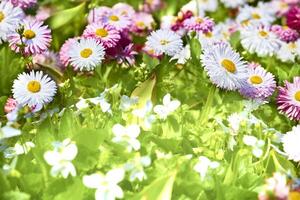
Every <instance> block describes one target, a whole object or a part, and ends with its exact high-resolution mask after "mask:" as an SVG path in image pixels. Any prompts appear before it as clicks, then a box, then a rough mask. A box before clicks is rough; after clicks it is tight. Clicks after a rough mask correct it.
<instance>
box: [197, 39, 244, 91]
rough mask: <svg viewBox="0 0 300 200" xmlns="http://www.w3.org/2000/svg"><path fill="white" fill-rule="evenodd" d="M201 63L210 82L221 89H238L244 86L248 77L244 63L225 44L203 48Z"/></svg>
mask: <svg viewBox="0 0 300 200" xmlns="http://www.w3.org/2000/svg"><path fill="white" fill-rule="evenodd" d="M201 62H202V65H203V66H204V69H205V71H207V73H208V75H209V77H210V80H211V81H212V82H213V83H214V84H216V85H217V86H218V87H220V88H223V89H227V90H236V89H239V88H241V87H242V85H243V84H245V81H246V79H247V77H248V67H247V65H246V63H245V62H244V61H243V59H242V58H241V56H240V55H239V54H238V53H237V52H235V51H234V50H233V49H232V48H231V47H230V46H229V45H228V44H226V43H219V44H216V45H213V46H211V47H210V48H205V49H204V52H203V54H202V55H201Z"/></svg>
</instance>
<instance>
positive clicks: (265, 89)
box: [240, 64, 276, 100]
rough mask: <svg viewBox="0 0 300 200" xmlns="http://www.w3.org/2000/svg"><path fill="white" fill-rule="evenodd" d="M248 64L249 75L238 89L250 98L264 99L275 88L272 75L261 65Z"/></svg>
mask: <svg viewBox="0 0 300 200" xmlns="http://www.w3.org/2000/svg"><path fill="white" fill-rule="evenodd" d="M251 66H253V64H251V65H250V66H249V68H250V69H249V77H248V79H247V82H246V84H245V85H243V86H242V87H241V89H240V93H241V94H242V95H243V96H245V97H247V98H251V99H261V100H265V99H266V98H268V97H269V96H271V95H272V94H273V92H274V91H275V88H276V82H275V80H274V75H273V74H271V73H270V72H267V71H266V70H265V69H264V68H262V67H261V66H255V67H251Z"/></svg>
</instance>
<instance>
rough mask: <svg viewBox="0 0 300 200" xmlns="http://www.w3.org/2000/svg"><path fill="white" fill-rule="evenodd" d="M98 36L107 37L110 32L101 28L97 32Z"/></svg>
mask: <svg viewBox="0 0 300 200" xmlns="http://www.w3.org/2000/svg"><path fill="white" fill-rule="evenodd" d="M96 35H97V36H99V37H106V36H107V35H108V32H107V30H105V29H103V28H99V29H97V30H96Z"/></svg>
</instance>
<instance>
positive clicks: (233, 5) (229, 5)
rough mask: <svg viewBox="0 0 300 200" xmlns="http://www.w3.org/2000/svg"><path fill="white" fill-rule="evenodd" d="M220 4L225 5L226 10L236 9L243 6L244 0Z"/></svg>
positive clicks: (225, 1) (225, 0) (228, 0)
mask: <svg viewBox="0 0 300 200" xmlns="http://www.w3.org/2000/svg"><path fill="white" fill-rule="evenodd" d="M221 2H222V3H223V4H224V5H225V7H226V8H237V7H239V6H242V5H244V4H245V3H246V2H247V1H246V0H221Z"/></svg>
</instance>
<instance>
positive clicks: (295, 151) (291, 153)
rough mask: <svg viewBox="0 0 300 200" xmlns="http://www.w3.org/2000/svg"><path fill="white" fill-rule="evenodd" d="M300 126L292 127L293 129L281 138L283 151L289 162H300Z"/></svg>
mask: <svg viewBox="0 0 300 200" xmlns="http://www.w3.org/2000/svg"><path fill="white" fill-rule="evenodd" d="M299 141H300V125H297V126H294V127H293V129H292V130H291V131H289V132H287V133H286V134H284V135H283V137H282V143H283V150H284V152H285V153H286V154H287V155H288V159H289V160H293V161H295V162H299V161H300V148H299Z"/></svg>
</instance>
